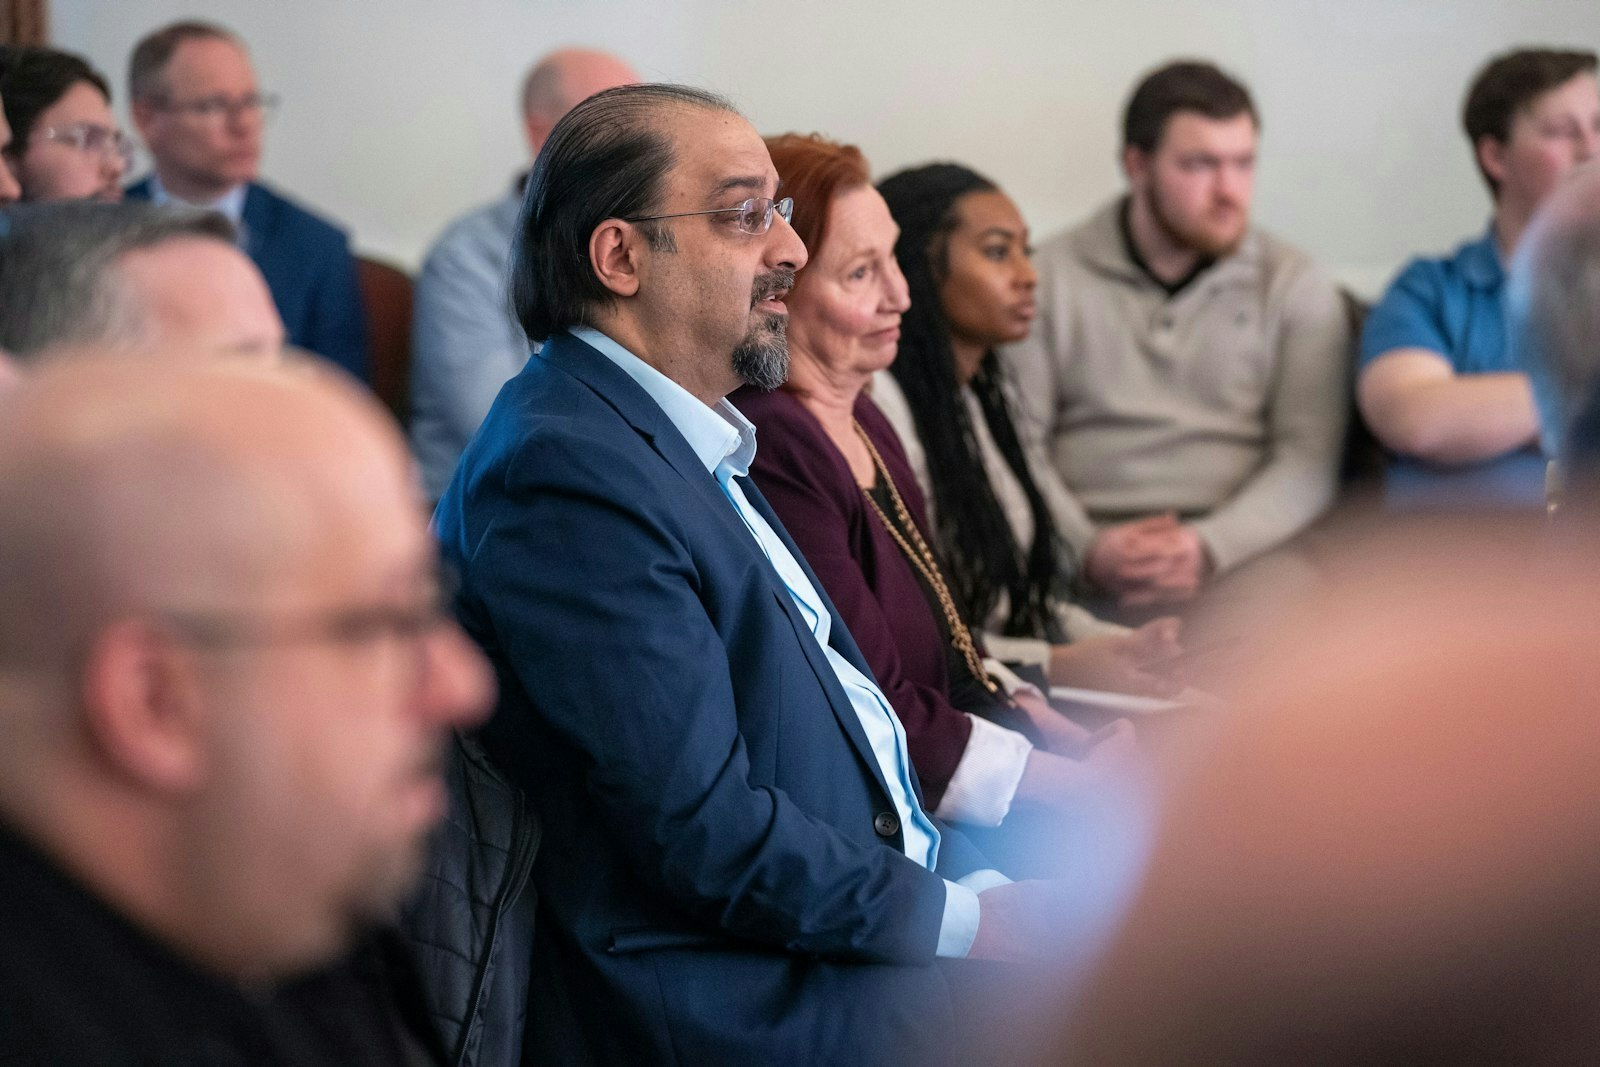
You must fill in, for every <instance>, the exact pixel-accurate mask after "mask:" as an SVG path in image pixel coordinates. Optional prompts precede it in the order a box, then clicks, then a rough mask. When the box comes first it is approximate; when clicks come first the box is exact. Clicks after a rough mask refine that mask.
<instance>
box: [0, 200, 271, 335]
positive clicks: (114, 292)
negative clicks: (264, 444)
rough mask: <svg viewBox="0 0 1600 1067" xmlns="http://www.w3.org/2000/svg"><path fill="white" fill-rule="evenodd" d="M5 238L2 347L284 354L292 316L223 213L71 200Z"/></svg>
mask: <svg viewBox="0 0 1600 1067" xmlns="http://www.w3.org/2000/svg"><path fill="white" fill-rule="evenodd" d="M9 221H10V225H9V227H8V228H7V231H8V232H5V233H4V234H3V235H0V350H4V351H7V352H10V353H11V354H12V355H13V356H15V357H16V358H17V359H19V360H21V361H23V362H29V361H33V360H38V359H41V358H43V357H45V356H46V355H48V354H49V353H51V352H52V351H57V350H70V349H72V348H73V347H75V346H85V345H96V346H102V347H104V346H109V347H114V348H121V349H128V350H136V349H138V350H144V349H148V350H154V351H162V352H172V353H178V352H198V353H205V354H208V355H241V356H250V357H254V358H256V359H274V358H276V357H277V355H278V354H279V353H280V352H281V351H282V349H283V344H284V332H283V321H282V320H281V319H279V317H278V312H277V309H276V308H275V307H274V306H273V303H272V295H271V293H269V292H268V291H267V285H266V282H265V281H263V280H262V277H261V272H260V271H258V270H257V269H256V267H255V264H253V263H251V262H250V260H249V259H248V258H246V256H245V255H244V253H242V252H240V251H239V249H238V248H237V247H236V246H235V245H234V243H233V227H232V225H231V224H230V223H229V222H228V221H227V220H226V219H224V218H223V217H222V216H221V215H217V214H215V213H212V212H204V211H192V210H186V209H178V208H165V207H156V206H154V205H151V204H146V203H124V204H99V203H86V202H62V203H53V204H40V205H36V206H26V207H22V208H18V209H16V210H15V211H13V212H12V213H11V215H10V217H9Z"/></svg>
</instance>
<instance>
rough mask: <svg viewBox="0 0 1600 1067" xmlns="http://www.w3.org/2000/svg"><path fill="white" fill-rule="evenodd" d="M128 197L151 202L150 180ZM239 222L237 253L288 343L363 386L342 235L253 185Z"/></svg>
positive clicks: (363, 332)
mask: <svg viewBox="0 0 1600 1067" xmlns="http://www.w3.org/2000/svg"><path fill="white" fill-rule="evenodd" d="M127 195H128V198H129V199H130V200H148V199H150V179H149V178H145V179H144V180H143V181H140V182H137V183H136V184H134V185H131V186H129V187H128V190H127ZM242 221H243V222H244V231H245V233H244V236H245V245H244V251H245V253H246V254H247V255H248V256H249V257H250V258H251V259H252V260H253V261H255V265H256V267H257V268H258V269H260V271H261V274H262V276H263V277H265V278H266V280H267V288H268V289H270V290H272V301H273V303H275V304H277V306H278V314H279V316H281V317H282V319H283V326H284V329H285V330H286V331H287V332H288V334H289V343H290V344H294V345H298V346H300V347H301V348H305V349H308V350H310V351H312V352H315V353H316V354H317V355H319V356H324V357H326V358H327V359H331V360H333V362H335V363H337V364H339V365H340V366H342V367H344V368H345V369H346V370H348V371H350V373H352V374H354V375H355V376H356V377H358V378H360V379H362V380H363V381H365V380H367V320H366V316H365V314H364V313H363V311H362V306H361V289H360V286H359V284H358V283H357V280H356V261H355V258H354V257H353V256H351V254H350V240H349V238H348V237H347V236H346V235H345V232H344V231H343V230H341V229H339V227H337V226H335V225H333V223H331V222H328V221H327V220H325V219H322V218H320V217H318V216H316V215H313V214H312V213H311V212H309V211H307V210H306V209H305V208H303V207H301V206H300V205H298V204H296V203H295V202H294V201H292V200H289V199H288V198H286V197H283V196H280V195H279V194H277V193H275V192H273V191H272V190H271V189H268V188H267V187H266V186H264V185H259V184H257V183H255V182H251V183H250V185H249V186H248V187H247V188H246V191H245V197H244V215H243V219H242Z"/></svg>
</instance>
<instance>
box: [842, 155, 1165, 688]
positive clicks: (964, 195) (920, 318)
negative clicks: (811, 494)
mask: <svg viewBox="0 0 1600 1067" xmlns="http://www.w3.org/2000/svg"><path fill="white" fill-rule="evenodd" d="M878 191H879V192H880V193H881V194H882V196H883V198H884V200H885V202H886V203H887V204H888V205H889V211H890V214H891V215H892V216H893V217H894V220H895V222H896V223H897V224H898V225H899V226H900V236H899V239H898V240H897V241H896V243H895V257H896V259H897V260H898V262H899V264H900V267H901V270H902V271H903V272H904V274H905V278H906V283H907V286H908V289H909V292H910V298H911V306H910V309H909V310H908V311H907V312H906V314H905V316H904V317H903V319H902V321H901V337H900V350H899V355H898V358H896V359H895V361H894V363H893V364H892V365H891V366H890V367H889V368H888V369H887V371H885V372H882V373H879V374H878V375H877V380H876V382H875V384H874V387H873V389H874V391H873V398H874V400H875V401H876V402H877V404H878V406H879V408H880V409H881V410H882V411H883V413H884V414H885V415H886V416H887V417H888V419H889V421H890V423H891V424H892V425H893V426H894V428H895V431H896V433H897V434H898V436H899V437H900V440H901V442H902V444H903V445H904V446H905V450H906V453H907V457H908V459H909V461H910V464H911V468H912V470H913V471H914V472H915V473H916V476H917V481H918V483H919V484H920V485H921V487H922V489H923V491H924V493H926V494H927V496H928V497H929V499H930V503H931V509H930V510H931V512H932V521H933V525H934V529H935V531H936V533H937V541H938V543H939V545H940V547H941V548H942V550H943V554H944V559H945V562H946V565H947V572H948V577H949V584H950V588H951V592H952V594H953V595H954V596H955V599H956V602H957V604H958V605H959V606H960V608H961V611H962V615H963V617H965V618H968V619H977V620H980V622H981V625H982V627H983V629H984V630H985V635H984V638H985V641H986V643H987V644H988V647H989V649H990V651H992V652H994V653H995V654H996V655H998V656H1000V657H1001V658H1002V659H1005V660H1007V661H1010V662H1014V663H1024V664H1031V665H1036V666H1038V667H1039V668H1042V669H1043V670H1044V672H1045V674H1046V675H1047V676H1048V677H1049V678H1050V680H1051V681H1052V682H1055V683H1058V684H1074V683H1076V684H1080V685H1081V684H1088V685H1095V686H1098V687H1100V688H1104V689H1118V690H1124V691H1134V692H1161V691H1163V690H1165V689H1167V688H1168V685H1169V683H1167V681H1166V680H1165V679H1163V678H1162V677H1161V676H1160V675H1158V674H1155V673H1152V672H1149V671H1146V670H1145V669H1144V668H1145V667H1146V665H1148V664H1151V663H1154V662H1156V661H1159V660H1161V659H1165V658H1169V657H1171V656H1172V655H1173V654H1174V653H1175V651H1176V640H1177V621H1176V620H1173V619H1162V620H1157V621H1156V622H1154V623H1150V624H1148V625H1146V626H1145V627H1143V628H1141V629H1140V630H1137V631H1133V632H1132V633H1131V634H1130V633H1128V632H1127V631H1125V630H1123V629H1122V628H1121V627H1114V626H1111V625H1110V624H1108V623H1104V622H1101V621H1100V620H1098V619H1096V618H1095V617H1094V616H1092V615H1090V614H1089V613H1088V612H1086V611H1084V610H1083V609H1082V608H1080V607H1078V606H1077V605H1075V604H1074V603H1072V601H1071V600H1070V599H1069V595H1068V591H1069V589H1070V586H1071V584H1072V581H1073V578H1074V577H1075V571H1076V561H1075V560H1074V559H1073V557H1072V553H1071V550H1070V549H1069V548H1068V546H1067V544H1066V542H1065V541H1064V540H1063V539H1062V538H1061V537H1060V535H1059V534H1058V532H1057V522H1058V516H1063V515H1070V510H1071V509H1073V508H1074V507H1075V505H1074V504H1073V502H1072V500H1071V497H1070V496H1069V495H1068V494H1067V493H1066V492H1065V491H1064V490H1063V489H1061V487H1060V486H1059V483H1057V482H1056V481H1055V477H1056V476H1055V472H1054V470H1053V469H1052V468H1051V466H1050V464H1049V463H1048V462H1046V461H1041V460H1039V459H1036V458H1034V457H1032V456H1030V455H1028V454H1027V451H1026V450H1025V448H1024V445H1023V443H1022V439H1021V437H1020V436H1019V434H1018V433H1017V429H1016V425H1015V423H1014V421H1013V418H1012V407H1011V403H1010V401H1009V398H1008V396H1007V390H1006V383H1005V381H1004V377H1003V374H1002V370H1001V366H1000V363H999V360H998V358H997V357H996V355H995V351H994V349H995V346H996V345H999V344H1003V343H1006V342H1010V341H1020V340H1022V339H1023V338H1024V337H1026V336H1027V334H1028V328H1029V325H1030V324H1031V323H1032V321H1033V315H1034V285H1035V282H1036V281H1037V277H1036V275H1035V274H1034V270H1033V265H1032V263H1031V262H1030V255H1031V253H1032V249H1031V248H1030V247H1029V245H1028V229H1027V225H1026V224H1025V223H1024V222H1023V220H1022V216H1021V214H1020V213H1019V212H1018V211H1017V207H1016V205H1015V204H1014V203H1012V202H1011V199H1010V198H1009V197H1008V196H1006V194H1005V193H1003V192H1002V191H1001V190H1000V189H999V188H998V187H997V186H996V185H995V184H994V183H993V182H991V181H989V180H988V179H987V178H984V177H983V176H982V175H979V174H977V173H975V172H974V171H971V170H969V169H967V168H966V167H963V166H960V165H958V164H954V163H933V164H928V165H926V166H921V167H914V168H912V169H909V170H904V171H901V172H899V173H898V174H895V175H892V176H891V177H889V178H886V179H885V180H884V181H882V182H881V183H879V185H878Z"/></svg>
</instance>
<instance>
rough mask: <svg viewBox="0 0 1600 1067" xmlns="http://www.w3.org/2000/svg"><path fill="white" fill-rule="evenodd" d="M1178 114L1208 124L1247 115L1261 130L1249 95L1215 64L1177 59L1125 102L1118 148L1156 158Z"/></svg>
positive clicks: (1152, 75)
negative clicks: (1190, 114)
mask: <svg viewBox="0 0 1600 1067" xmlns="http://www.w3.org/2000/svg"><path fill="white" fill-rule="evenodd" d="M1180 111H1193V112H1196V113H1198V114H1201V115H1204V116H1205V117H1206V118H1208V119H1219V120H1221V119H1231V118H1235V117H1237V116H1239V115H1249V116H1250V121H1251V122H1253V123H1255V125H1256V127H1257V128H1258V129H1259V128H1260V126H1261V116H1260V115H1259V114H1258V113H1257V112H1256V105H1255V101H1253V100H1251V99H1250V90H1249V89H1246V88H1245V87H1244V85H1243V84H1241V83H1240V82H1238V81H1237V80H1235V79H1234V78H1232V77H1230V76H1228V75H1227V74H1225V73H1224V72H1223V71H1222V69H1221V68H1220V67H1218V66H1216V65H1215V64H1213V63H1206V62H1204V61H1202V60H1196V59H1180V60H1175V61H1173V62H1171V63H1168V64H1167V65H1166V66H1164V67H1160V68H1158V69H1156V70H1153V71H1151V72H1150V73H1149V74H1146V75H1145V77H1144V80H1143V81H1141V82H1140V83H1139V84H1138V86H1137V87H1136V88H1135V89H1134V90H1133V95H1132V96H1131V97H1129V98H1128V107H1127V110H1126V111H1124V112H1123V115H1122V144H1123V147H1124V148H1128V147H1132V148H1137V149H1139V150H1140V151H1142V152H1146V153H1149V152H1154V151H1155V150H1156V146H1157V145H1159V144H1160V143H1161V136H1162V134H1164V133H1166V130H1167V120H1169V119H1171V118H1172V116H1173V115H1175V114H1177V113H1178V112H1180Z"/></svg>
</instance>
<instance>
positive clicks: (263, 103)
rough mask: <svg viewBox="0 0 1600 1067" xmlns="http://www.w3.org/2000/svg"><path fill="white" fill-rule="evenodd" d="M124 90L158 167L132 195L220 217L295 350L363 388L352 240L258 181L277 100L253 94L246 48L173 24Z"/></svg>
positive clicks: (131, 71) (138, 61) (150, 43)
mask: <svg viewBox="0 0 1600 1067" xmlns="http://www.w3.org/2000/svg"><path fill="white" fill-rule="evenodd" d="M128 88H129V98H130V100H131V101H132V109H131V110H132V114H133V121H134V125H136V126H137V127H138V129H139V135H140V137H142V138H143V139H144V142H145V145H146V146H147V147H148V149H149V151H150V155H151V157H152V158H153V159H154V161H155V172H154V173H153V174H152V175H151V176H149V177H147V178H145V179H144V180H143V181H141V182H139V183H137V184H135V185H134V186H132V187H131V188H129V189H128V196H129V197H130V198H134V199H148V200H153V201H155V202H156V203H158V204H160V203H169V202H176V203H183V204H188V205H191V206H194V207H204V208H210V209H212V210H215V211H218V212H221V213H222V214H223V215H225V216H226V217H227V218H228V219H229V220H230V221H232V222H233V223H234V225H235V226H238V227H239V228H240V232H241V241H242V246H243V248H244V250H245V251H246V252H247V253H248V254H249V256H250V258H251V259H253V260H255V263H256V266H257V267H259V268H261V273H262V274H263V275H264V276H265V277H266V279H267V286H268V288H270V289H271V290H272V298H273V301H274V302H275V303H276V304H277V305H278V312H279V314H281V315H282V316H283V322H284V325H285V327H286V328H287V329H288V331H289V341H290V343H291V344H294V345H297V346H299V347H301V348H305V349H309V350H310V351H312V352H315V353H317V354H318V355H320V356H325V357H327V358H328V359H331V360H333V361H334V362H335V363H339V364H342V365H343V366H344V367H345V368H346V369H348V370H350V371H351V372H352V373H354V374H356V375H357V376H358V377H361V378H365V377H366V375H367V341H366V320H365V317H364V315H363V312H362V307H361V293H360V290H359V288H358V286H357V281H356V266H355V260H354V258H352V256H351V254H350V243H349V240H348V238H347V237H346V235H345V233H344V231H343V230H341V229H339V228H338V227H337V226H335V225H333V224H332V223H330V222H328V221H326V220H324V219H322V218H319V217H318V216H316V215H314V214H312V213H311V212H309V211H307V210H306V209H305V208H303V207H301V206H299V205H298V204H295V203H294V202H292V201H290V200H288V199H286V198H285V197H283V196H281V195H279V194H278V193H276V192H274V191H273V190H271V189H269V188H267V187H266V186H264V185H262V184H261V183H259V182H258V181H256V180H255V179H256V175H257V172H258V170H259V167H260V163H261V133H262V129H263V127H264V126H265V124H266V119H267V116H268V115H269V114H270V112H271V110H272V108H273V106H274V104H275V103H276V100H275V98H274V97H272V96H271V95H270V94H263V93H262V92H261V91H260V90H259V89H258V87H257V85H256V76H255V71H254V70H253V69H252V67H251V64H250V56H249V54H248V53H247V52H246V51H245V47H244V43H243V42H242V41H240V40H239V38H238V37H236V36H234V35H233V34H232V33H230V32H229V31H228V30H226V29H223V28H222V27H220V26H215V25H212V24H210V23H204V22H177V23H173V24H172V25H170V26H167V27H165V28H164V29H160V30H157V31H156V32H154V33H152V34H150V35H149V36H148V37H146V38H144V39H143V40H142V41H140V42H139V43H138V45H136V46H135V48H134V50H133V58H132V60H131V61H130V62H129V65H128Z"/></svg>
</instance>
